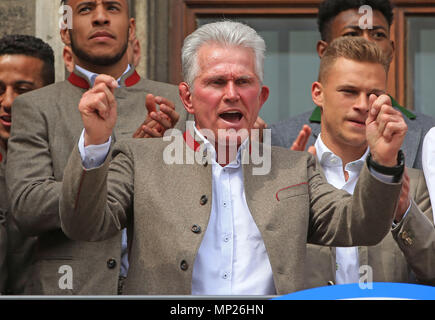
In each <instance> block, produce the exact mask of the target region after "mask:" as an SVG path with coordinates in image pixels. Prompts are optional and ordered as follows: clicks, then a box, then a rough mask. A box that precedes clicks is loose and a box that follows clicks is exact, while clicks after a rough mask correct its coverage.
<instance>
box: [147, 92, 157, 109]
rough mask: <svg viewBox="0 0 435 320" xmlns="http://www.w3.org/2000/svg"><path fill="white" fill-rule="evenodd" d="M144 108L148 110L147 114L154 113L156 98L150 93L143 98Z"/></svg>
mask: <svg viewBox="0 0 435 320" xmlns="http://www.w3.org/2000/svg"><path fill="white" fill-rule="evenodd" d="M145 107H146V108H147V110H148V114H150V113H151V112H156V98H155V97H154V95H152V94H151V93H150V94H147V96H146V97H145Z"/></svg>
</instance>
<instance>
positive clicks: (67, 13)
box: [59, 5, 73, 30]
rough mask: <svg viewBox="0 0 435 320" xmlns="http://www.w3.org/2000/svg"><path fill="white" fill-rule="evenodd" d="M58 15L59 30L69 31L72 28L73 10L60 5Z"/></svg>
mask: <svg viewBox="0 0 435 320" xmlns="http://www.w3.org/2000/svg"><path fill="white" fill-rule="evenodd" d="M59 14H60V15H61V17H60V18H59V29H61V30H65V29H69V30H71V29H72V28H73V9H72V8H71V6H68V5H62V6H60V7H59Z"/></svg>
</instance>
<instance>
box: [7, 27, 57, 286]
mask: <svg viewBox="0 0 435 320" xmlns="http://www.w3.org/2000/svg"><path fill="white" fill-rule="evenodd" d="M53 82H54V55H53V50H52V49H51V48H50V46H49V45H48V44H46V43H45V42H43V41H42V40H40V39H38V38H35V37H32V36H27V35H8V36H5V37H3V38H2V39H0V294H1V293H4V294H20V293H22V292H23V289H24V283H25V280H26V278H27V276H28V273H29V266H30V261H31V254H32V252H33V247H34V244H35V242H36V239H35V238H33V237H28V238H27V237H24V236H23V235H22V234H21V233H20V232H19V230H18V228H17V225H16V224H15V221H14V220H13V219H12V216H11V212H10V208H9V201H8V199H7V190H6V182H5V169H6V168H5V167H6V151H7V148H8V139H9V136H10V130H11V125H12V103H13V101H14V100H15V98H16V97H17V96H19V95H20V94H23V93H26V92H29V91H32V90H35V89H38V88H41V87H43V86H46V85H49V84H51V83H53Z"/></svg>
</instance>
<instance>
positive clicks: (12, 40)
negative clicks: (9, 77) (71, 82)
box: [0, 34, 54, 85]
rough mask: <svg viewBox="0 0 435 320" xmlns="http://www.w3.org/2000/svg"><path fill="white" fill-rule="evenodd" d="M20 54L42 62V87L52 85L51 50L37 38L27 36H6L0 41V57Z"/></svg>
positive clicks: (52, 63)
mask: <svg viewBox="0 0 435 320" xmlns="http://www.w3.org/2000/svg"><path fill="white" fill-rule="evenodd" d="M7 54H8V55H14V54H22V55H25V56H29V57H34V58H38V59H40V60H41V61H43V63H44V64H43V67H42V74H41V77H42V80H43V81H44V85H49V84H52V83H54V53H53V49H51V47H50V46H49V45H48V44H47V43H45V42H44V41H42V40H41V39H39V38H36V37H33V36H28V35H19V34H13V35H7V36H4V37H3V38H1V39H0V56H3V55H7Z"/></svg>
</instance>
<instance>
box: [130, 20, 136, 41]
mask: <svg viewBox="0 0 435 320" xmlns="http://www.w3.org/2000/svg"><path fill="white" fill-rule="evenodd" d="M134 39H136V20H134V18H130V26H129V29H128V41H133V40H134Z"/></svg>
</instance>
